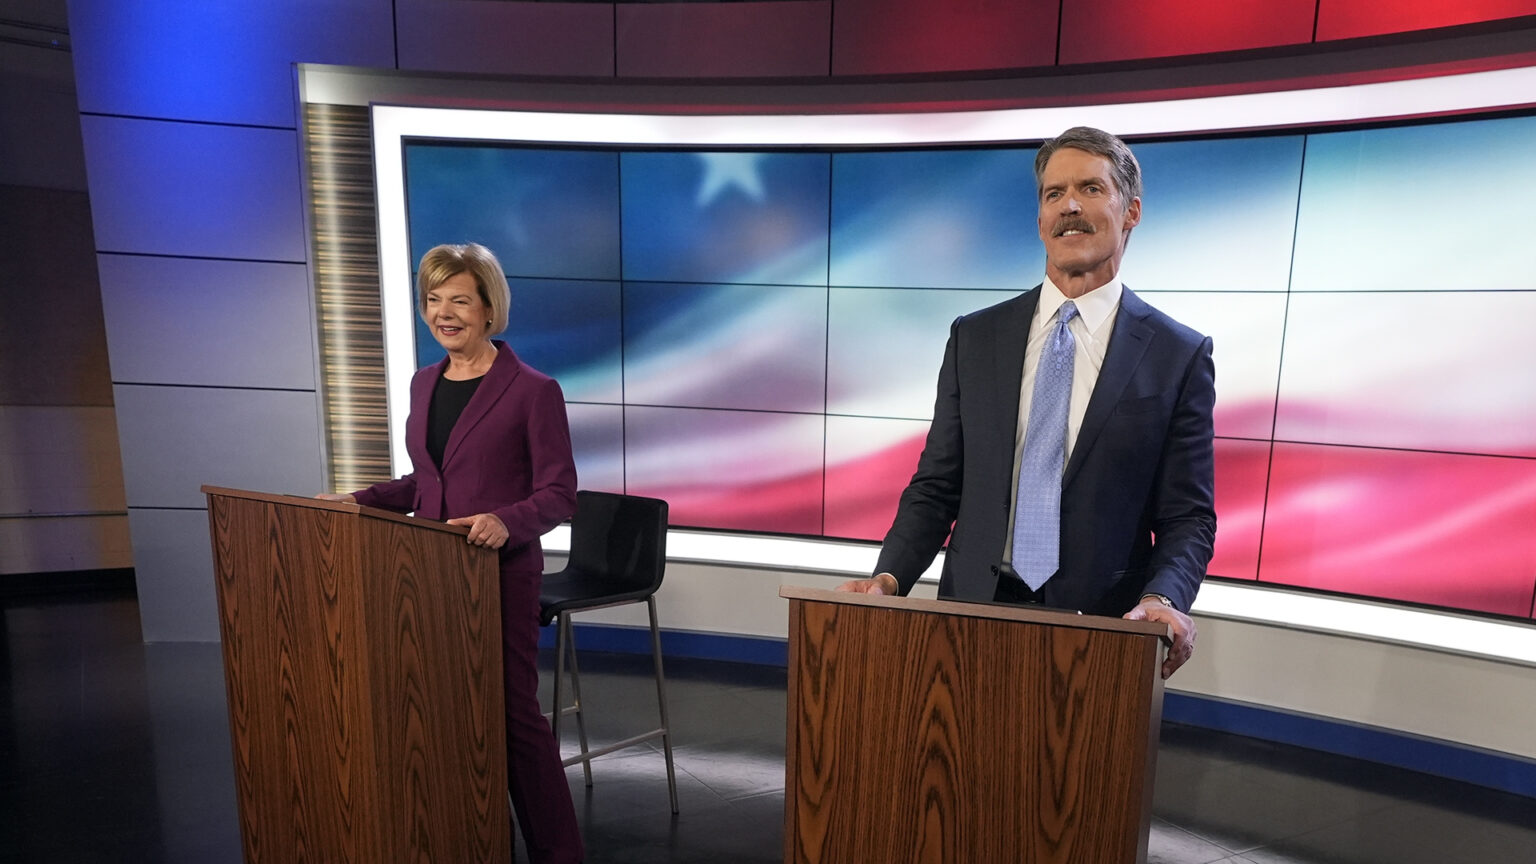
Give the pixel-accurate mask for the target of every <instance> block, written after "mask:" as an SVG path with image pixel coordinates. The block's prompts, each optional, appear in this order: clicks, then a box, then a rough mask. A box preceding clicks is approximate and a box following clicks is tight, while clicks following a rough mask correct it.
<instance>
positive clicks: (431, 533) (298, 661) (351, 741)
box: [203, 486, 512, 864]
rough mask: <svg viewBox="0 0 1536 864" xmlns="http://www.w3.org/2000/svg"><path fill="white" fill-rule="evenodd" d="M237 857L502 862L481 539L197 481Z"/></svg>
mask: <svg viewBox="0 0 1536 864" xmlns="http://www.w3.org/2000/svg"><path fill="white" fill-rule="evenodd" d="M203 491H204V492H205V493H207V495H208V518H209V523H210V527H211V528H212V532H213V560H214V572H215V578H216V580H217V588H218V600H219V632H220V635H221V636H222V638H223V643H224V644H223V649H224V677H225V685H226V688H227V692H228V696H229V721H230V731H231V739H232V744H233V746H234V757H235V785H236V789H235V794H236V799H237V801H238V804H239V809H240V835H241V841H242V844H243V849H244V854H245V860H246V861H247V862H252V864H255V862H262V864H266V862H300V861H328V862H358V864H373V862H384V861H388V862H395V861H414V862H431V861H441V862H498V864H499V862H510V861H511V860H512V839H511V824H510V820H509V818H508V812H507V762H506V738H505V723H506V720H505V715H504V713H503V706H502V675H501V668H502V662H501V600H500V593H501V592H500V583H499V582H498V581H497V566H496V553H494V552H491V551H489V550H485V549H481V548H479V547H475V546H470V545H468V544H466V543H465V542H464V534H465V533H466V531H465V529H464V528H458V527H454V526H450V525H444V524H442V523H438V522H429V521H426V520H422V519H412V518H409V517H406V516H399V515H397V514H394V513H388V512H385V511H382V510H374V509H371V508H367V507H359V506H358V505H356V504H340V503H335V502H329V501H316V500H313V499H308V498H294V497H290V496H284V495H267V494H263V493H259V492H244V491H240V490H236V489H219V488H214V487H208V486H205V487H203Z"/></svg>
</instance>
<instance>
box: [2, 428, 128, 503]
mask: <svg viewBox="0 0 1536 864" xmlns="http://www.w3.org/2000/svg"><path fill="white" fill-rule="evenodd" d="M117 446H118V445H117V422H116V419H115V414H114V412H113V410H112V406H110V405H100V406H92V405H0V514H28V515H32V516H36V515H39V514H49V513H52V514H60V513H84V512H104V511H119V512H120V511H122V510H123V508H124V507H126V506H127V502H126V501H125V500H124V498H123V478H122V467H121V462H120V460H119V459H118V454H117Z"/></svg>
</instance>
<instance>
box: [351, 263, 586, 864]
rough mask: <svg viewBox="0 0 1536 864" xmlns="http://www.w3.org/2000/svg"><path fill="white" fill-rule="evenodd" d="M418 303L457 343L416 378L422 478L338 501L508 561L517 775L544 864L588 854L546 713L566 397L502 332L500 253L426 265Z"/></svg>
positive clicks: (527, 834) (529, 835) (525, 826)
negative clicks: (546, 618)
mask: <svg viewBox="0 0 1536 864" xmlns="http://www.w3.org/2000/svg"><path fill="white" fill-rule="evenodd" d="M416 282H417V286H416V287H417V309H418V311H419V312H420V313H421V317H422V319H423V320H424V321H426V323H427V326H429V327H431V328H432V335H433V337H434V338H436V339H437V341H438V342H439V343H440V344H441V345H442V346H443V348H445V349H447V351H448V357H447V358H446V359H444V360H443V361H442V362H439V363H436V364H434V365H432V366H428V367H426V368H424V369H421V370H420V371H418V372H417V373H416V376H415V377H414V378H413V379H411V413H410V417H409V418H408V419H407V420H406V426H405V443H406V450H407V452H409V453H410V456H411V466H412V468H413V469H414V470H412V472H411V473H410V474H407V475H405V476H404V477H401V478H399V479H398V480H390V481H388V482H385V483H378V484H375V485H373V486H370V487H368V488H367V489H363V490H361V491H358V492H354V493H352V494H351V495H325V496H321V497H325V498H332V499H336V500H351V501H356V502H357V503H358V504H366V505H368V506H372V507H382V508H385V509H388V510H395V511H398V512H402V513H406V512H414V513H415V514H416V515H417V516H420V517H422V518H426V519H443V520H446V521H447V522H448V524H450V525H467V526H469V537H468V539H469V542H470V543H474V544H476V545H478V546H488V547H490V548H492V549H497V550H500V553H501V616H502V649H503V653H504V655H505V663H504V668H505V675H506V715H507V779H508V786H509V787H510V791H511V795H512V807H513V809H514V810H515V811H516V813H517V822H518V825H519V827H520V828H521V829H522V834H523V839H524V841H525V842H526V843H527V846H528V857H529V858H530V859H531V860H532V861H533V862H534V864H546V862H547V864H570V862H576V861H580V860H581V858H582V854H583V849H582V842H581V834H580V830H579V829H578V827H577V825H576V813H575V809H574V807H573V806H572V804H571V793H570V789H569V787H568V786H567V785H566V779H565V770H564V768H562V767H561V765H560V752H559V747H558V745H557V744H556V742H555V740H554V736H553V735H552V734H551V733H550V729H549V724H548V723H546V722H545V720H544V715H543V713H542V711H541V709H540V708H539V702H538V685H539V674H538V667H537V665H536V662H537V659H538V641H539V582H540V579H541V575H542V573H543V570H544V553H543V550H542V549H541V548H540V546H539V537H540V536H542V535H543V534H545V533H547V532H548V531H549V530H550V529H551V528H553V527H555V526H556V525H558V524H560V523H561V522H563V521H565V520H566V519H568V518H570V516H571V514H572V513H574V512H575V510H576V465H575V463H574V462H573V461H572V459H571V435H570V428H569V426H568V424H567V421H566V416H565V397H564V395H563V394H562V393H561V392H560V385H559V384H557V383H555V381H554V379H552V378H550V377H548V376H547V375H544V374H542V373H540V372H539V371H538V370H536V369H534V368H532V367H531V366H527V365H525V364H523V363H522V362H521V361H519V360H518V359H517V355H516V354H513V353H512V349H511V348H508V347H507V345H506V343H504V342H501V341H493V340H492V339H491V338H490V337H491V335H492V334H495V333H500V332H501V331H502V330H504V329H506V326H507V314H508V309H509V307H510V305H511V292H510V290H509V289H508V287H507V279H506V276H505V275H504V274H503V273H502V270H501V265H500V263H498V262H497V260H496V257H495V256H494V255H492V254H491V252H490V250H488V249H486V248H485V247H484V246H480V245H478V244H475V243H470V244H467V245H464V246H438V247H436V248H434V249H432V250H431V251H429V252H427V254H426V255H425V256H423V257H422V259H421V267H420V270H419V275H418V276H417V280H416Z"/></svg>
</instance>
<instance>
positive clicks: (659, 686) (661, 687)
mask: <svg viewBox="0 0 1536 864" xmlns="http://www.w3.org/2000/svg"><path fill="white" fill-rule="evenodd" d="M645 602H646V606H648V607H649V608H650V611H651V658H652V660H653V661H654V662H655V664H656V704H657V705H658V706H660V708H661V748H662V751H663V753H665V755H666V758H667V793H668V794H669V795H670V796H671V798H672V812H673V813H676V812H677V774H676V772H675V771H674V770H673V768H672V723H671V721H670V720H669V719H668V718H667V680H666V676H665V675H664V674H663V673H662V668H661V627H660V626H659V625H658V623H657V621H656V595H654V594H653V595H651V596H650V597H647V598H645Z"/></svg>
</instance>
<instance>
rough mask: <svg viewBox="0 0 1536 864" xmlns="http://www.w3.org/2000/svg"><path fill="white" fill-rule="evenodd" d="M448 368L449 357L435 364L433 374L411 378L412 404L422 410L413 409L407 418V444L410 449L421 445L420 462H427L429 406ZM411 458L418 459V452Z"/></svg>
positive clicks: (423, 463) (422, 463)
mask: <svg viewBox="0 0 1536 864" xmlns="http://www.w3.org/2000/svg"><path fill="white" fill-rule="evenodd" d="M446 368H448V358H447V357H444V358H443V359H442V360H441V361H439V362H438V363H436V364H434V365H433V367H432V374H431V375H417V376H415V377H413V378H412V379H411V404H412V405H419V406H421V410H419V411H412V412H411V413H410V414H408V415H406V418H405V446H406V449H407V450H408V451H409V450H410V449H412V448H413V447H419V448H420V451H421V454H420V455H421V461H420V462H419V463H418V464H421V465H425V464H427V459H428V457H427V414H428V413H430V412H428V410H427V406H429V405H431V404H432V394H433V393H434V392H435V391H436V390H437V382H438V380H439V379H441V378H442V377H443V370H444V369H446ZM411 459H412V461H413V462H414V461H415V460H416V454H415V453H412V454H411Z"/></svg>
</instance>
